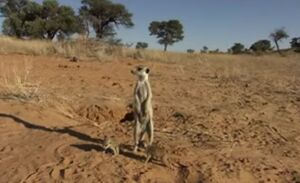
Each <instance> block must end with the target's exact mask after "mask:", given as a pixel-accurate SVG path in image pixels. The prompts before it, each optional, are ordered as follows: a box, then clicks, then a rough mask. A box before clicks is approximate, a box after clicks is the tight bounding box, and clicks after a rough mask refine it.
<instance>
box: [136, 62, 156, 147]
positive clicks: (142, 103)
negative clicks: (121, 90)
mask: <svg viewBox="0 0 300 183" xmlns="http://www.w3.org/2000/svg"><path fill="white" fill-rule="evenodd" d="M131 73H132V74H134V75H135V76H136V77H137V82H136V85H135V88H134V94H133V97H134V103H133V112H134V121H135V128H134V134H133V135H134V149H133V152H137V149H138V145H139V143H140V142H141V141H142V140H143V138H144V135H145V133H147V135H148V144H147V145H151V144H152V142H153V131H154V127H153V109H152V102H151V100H152V92H151V86H150V83H149V80H148V75H149V73H150V69H149V68H148V67H144V66H138V67H136V68H135V70H132V71H131Z"/></svg>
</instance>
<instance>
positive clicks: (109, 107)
mask: <svg viewBox="0 0 300 183" xmlns="http://www.w3.org/2000/svg"><path fill="white" fill-rule="evenodd" d="M76 113H77V114H78V115H79V116H81V117H83V118H86V119H88V120H91V121H95V122H98V123H101V122H105V121H115V120H116V121H120V120H121V119H122V117H123V115H124V114H126V110H124V108H121V107H117V106H116V105H115V104H114V105H113V104H108V103H103V104H85V105H82V106H81V107H80V108H79V109H78V110H77V111H76Z"/></svg>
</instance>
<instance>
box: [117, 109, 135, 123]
mask: <svg viewBox="0 0 300 183" xmlns="http://www.w3.org/2000/svg"><path fill="white" fill-rule="evenodd" d="M132 121H134V113H133V111H131V112H127V113H126V114H125V115H124V117H123V118H122V119H121V120H120V122H121V123H125V122H132Z"/></svg>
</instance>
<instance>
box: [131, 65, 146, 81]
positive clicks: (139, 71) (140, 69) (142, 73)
mask: <svg viewBox="0 0 300 183" xmlns="http://www.w3.org/2000/svg"><path fill="white" fill-rule="evenodd" d="M131 73H132V74H134V75H136V76H137V77H138V80H140V81H144V80H147V79H148V75H149V73H150V69H149V68H148V67H146V66H137V67H136V68H135V69H134V70H131Z"/></svg>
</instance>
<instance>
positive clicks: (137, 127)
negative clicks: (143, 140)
mask: <svg viewBox="0 0 300 183" xmlns="http://www.w3.org/2000/svg"><path fill="white" fill-rule="evenodd" d="M140 135H141V127H140V123H139V122H138V121H136V125H135V128H134V134H133V136H134V148H133V152H134V153H136V152H137V150H138V146H139V140H140Z"/></svg>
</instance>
